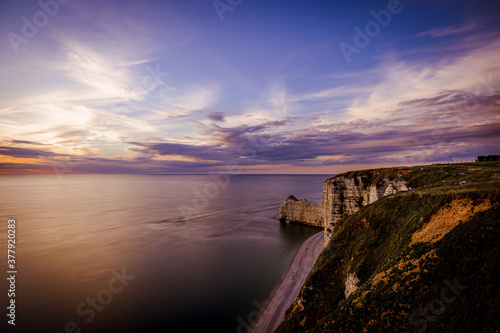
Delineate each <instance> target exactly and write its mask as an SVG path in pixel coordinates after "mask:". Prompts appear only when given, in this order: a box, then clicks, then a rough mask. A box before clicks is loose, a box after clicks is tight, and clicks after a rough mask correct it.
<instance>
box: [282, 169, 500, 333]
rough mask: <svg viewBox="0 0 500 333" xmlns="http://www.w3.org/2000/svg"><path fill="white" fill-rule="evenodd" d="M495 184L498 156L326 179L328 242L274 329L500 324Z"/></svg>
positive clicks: (495, 327) (499, 175)
mask: <svg viewBox="0 0 500 333" xmlns="http://www.w3.org/2000/svg"><path fill="white" fill-rule="evenodd" d="M390 185H391V186H392V187H394V189H395V190H396V193H394V189H392V188H391V187H390ZM403 185H404V186H406V187H407V188H408V189H409V188H410V187H411V188H412V190H411V191H410V190H404V187H403ZM398 186H400V187H399V189H398ZM384 187H385V189H387V188H390V189H391V190H392V191H393V192H392V193H386V190H384V191H383V192H382V190H383V189H384ZM499 188H500V163H498V162H488V163H468V164H465V163H464V164H452V165H435V166H420V167H414V168H407V169H380V170H365V171H356V172H351V173H346V174H343V175H339V176H337V177H333V178H330V179H329V180H327V181H326V182H325V185H324V188H323V205H322V206H323V214H325V215H324V217H326V218H328V219H330V220H326V221H331V222H330V223H326V224H325V228H330V230H331V231H330V235H329V241H328V244H327V246H326V248H325V250H324V251H323V252H322V253H321V254H320V256H319V257H318V259H317V261H316V263H315V265H314V267H313V269H312V270H311V272H310V273H309V275H308V277H307V279H306V280H305V282H304V284H303V285H302V288H301V291H300V292H299V295H298V297H297V298H296V300H295V302H294V303H293V304H292V305H291V306H290V308H289V309H288V310H287V312H286V314H285V317H284V320H283V322H282V323H281V324H280V325H279V326H278V328H277V329H276V332H279V333H281V332H287V333H288V332H424V331H425V332H498V331H500V323H499V322H498V318H500V280H499V279H498V276H497V271H498V267H500V266H499V263H500V206H499V202H500V191H499ZM389 191H390V190H389ZM325 203H326V205H325Z"/></svg>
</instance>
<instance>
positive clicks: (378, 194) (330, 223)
mask: <svg viewBox="0 0 500 333" xmlns="http://www.w3.org/2000/svg"><path fill="white" fill-rule="evenodd" d="M409 171H410V170H409V169H405V168H401V169H375V170H365V171H353V172H348V173H345V174H341V175H338V176H335V177H332V178H329V179H327V180H326V181H325V183H324V184H323V202H322V204H321V206H318V205H317V204H316V203H314V204H310V203H309V202H308V201H307V200H298V199H297V198H295V197H294V196H293V195H291V196H289V197H288V198H287V199H285V200H283V204H282V206H281V207H280V220H286V219H288V220H290V222H299V223H304V224H308V225H314V226H323V227H324V228H325V243H326V244H327V243H328V242H329V241H330V238H331V235H332V233H333V231H334V230H335V226H336V224H337V223H338V222H339V221H340V220H341V219H342V218H343V217H344V216H347V215H351V214H354V213H355V212H357V211H358V210H359V209H360V208H361V207H363V206H366V205H369V204H371V203H373V202H375V201H377V200H378V199H380V198H382V197H384V196H387V195H391V194H396V193H397V192H399V191H407V190H408V187H407V186H406V184H407V182H406V180H405V179H404V175H405V174H407V173H408V172H409Z"/></svg>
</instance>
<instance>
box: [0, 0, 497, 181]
mask: <svg viewBox="0 0 500 333" xmlns="http://www.w3.org/2000/svg"><path fill="white" fill-rule="evenodd" d="M498 17H500V2H498V1H496V0H495V1H494V0H478V1H451V0H433V1H430V0H428V1H427V0H402V1H397V0H390V1H373V0H372V1H367V0H337V1H333V0H331V1H318V0H307V1H306V0H296V1H291V0H288V1H284V0H267V1H263V0H262V1H261V0H252V1H250V0H215V1H214V0H183V1H173V0H163V1H160V0H144V1H132V0H85V1H83V0H41V1H35V0H19V1H7V0H0V173H4V174H25V173H28V174H30V173H35V174H37V173H57V174H72V173H140V174H170V173H174V174H175V173H180V174H208V173H217V172H219V173H221V172H230V171H232V172H233V173H249V174H336V173H340V172H345V171H348V170H354V169H367V168H374V167H383V166H403V165H406V166H410V165H420V164H430V163H434V162H451V161H455V162H456V161H462V160H469V161H470V160H473V159H475V157H476V156H478V155H485V154H486V153H489V154H494V153H500V112H499V111H500V106H499V102H500V61H499V60H500V20H498Z"/></svg>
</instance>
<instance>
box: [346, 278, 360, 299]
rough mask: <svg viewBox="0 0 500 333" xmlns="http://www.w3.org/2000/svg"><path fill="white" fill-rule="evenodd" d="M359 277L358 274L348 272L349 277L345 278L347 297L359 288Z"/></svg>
mask: <svg viewBox="0 0 500 333" xmlns="http://www.w3.org/2000/svg"><path fill="white" fill-rule="evenodd" d="M358 282H359V279H358V277H357V276H356V274H349V273H347V277H346V279H345V298H346V299H347V298H348V297H349V295H350V294H352V293H353V292H355V291H356V289H358Z"/></svg>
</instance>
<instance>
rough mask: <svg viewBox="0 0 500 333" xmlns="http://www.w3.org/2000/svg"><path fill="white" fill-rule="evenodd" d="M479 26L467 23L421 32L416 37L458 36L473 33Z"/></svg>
mask: <svg viewBox="0 0 500 333" xmlns="http://www.w3.org/2000/svg"><path fill="white" fill-rule="evenodd" d="M479 26H480V23H479V22H477V21H469V22H466V23H465V24H460V25H452V26H448V27H436V28H433V29H430V30H426V31H423V32H421V33H419V34H417V37H424V36H430V37H445V36H450V35H459V34H463V33H466V32H470V31H473V30H475V29H477V28H478V27H479Z"/></svg>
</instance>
